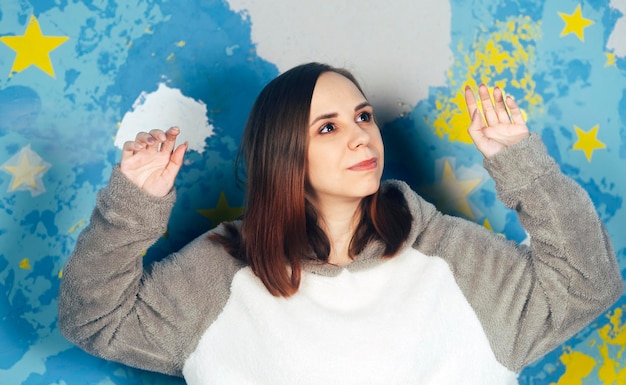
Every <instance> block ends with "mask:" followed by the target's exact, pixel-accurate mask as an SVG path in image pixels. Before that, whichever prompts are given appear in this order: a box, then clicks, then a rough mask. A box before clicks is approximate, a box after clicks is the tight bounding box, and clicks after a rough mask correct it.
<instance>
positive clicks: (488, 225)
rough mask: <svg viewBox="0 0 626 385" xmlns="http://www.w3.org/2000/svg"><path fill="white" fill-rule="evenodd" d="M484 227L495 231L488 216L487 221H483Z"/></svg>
mask: <svg viewBox="0 0 626 385" xmlns="http://www.w3.org/2000/svg"><path fill="white" fill-rule="evenodd" d="M483 227H484V228H486V229H487V230H491V231H493V227H492V226H491V222H489V219H487V218H485V221H484V222H483Z"/></svg>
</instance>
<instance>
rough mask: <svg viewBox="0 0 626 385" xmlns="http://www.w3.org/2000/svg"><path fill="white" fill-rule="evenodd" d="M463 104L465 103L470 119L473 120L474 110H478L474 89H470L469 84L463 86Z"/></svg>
mask: <svg viewBox="0 0 626 385" xmlns="http://www.w3.org/2000/svg"><path fill="white" fill-rule="evenodd" d="M465 104H466V105H467V112H468V113H469V116H470V119H472V121H473V117H474V111H476V110H478V105H477V104H476V98H475V97H474V91H472V88H471V87H470V86H465Z"/></svg>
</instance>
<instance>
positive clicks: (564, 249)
mask: <svg viewBox="0 0 626 385" xmlns="http://www.w3.org/2000/svg"><path fill="white" fill-rule="evenodd" d="M484 166H485V168H486V169H487V171H488V172H489V173H490V174H491V176H492V177H493V179H494V180H495V182H496V190H497V194H498V198H499V199H500V200H501V201H502V202H503V203H504V204H505V205H506V206H507V207H509V208H511V209H513V210H515V211H517V213H518V216H519V219H520V222H521V224H522V225H523V226H524V228H525V229H526V231H527V232H528V233H529V235H530V239H531V241H530V247H527V246H524V245H518V244H516V243H514V242H510V241H507V240H505V239H504V238H503V237H501V236H497V235H494V234H493V233H492V232H490V231H488V230H486V229H485V228H483V227H482V226H479V225H477V224H474V223H471V222H468V221H465V220H462V219H459V218H454V217H450V216H445V215H436V216H435V217H433V219H432V220H431V221H430V223H429V224H428V226H427V228H426V229H425V231H423V232H422V234H421V235H420V237H419V238H418V240H417V242H416V244H415V246H416V247H417V248H418V249H420V250H422V251H424V252H426V253H428V254H430V255H438V256H440V257H442V258H444V259H445V260H446V261H447V262H448V264H449V265H450V267H451V269H452V271H453V273H454V276H455V278H456V280H457V283H458V285H459V286H460V287H461V289H462V290H463V292H464V294H465V296H466V298H467V299H468V301H469V302H470V304H471V305H472V307H473V308H474V310H475V311H476V313H477V315H478V318H479V319H480V320H481V323H482V325H483V328H484V329H485V332H486V334H487V337H488V339H489V341H490V344H491V346H492V349H493V351H494V353H495V355H496V357H497V358H498V360H499V361H500V362H501V363H503V364H504V365H505V366H507V367H508V368H510V369H512V370H514V371H520V370H521V369H523V368H524V367H525V366H526V365H528V364H529V363H531V362H533V361H534V360H536V359H537V358H539V357H541V356H543V355H544V354H546V353H548V352H549V351H551V350H552V349H554V348H555V347H557V346H558V345H559V344H561V343H563V342H564V341H565V340H567V339H568V338H570V337H571V336H572V335H574V334H575V333H576V332H578V331H579V330H581V329H582V328H583V327H584V326H586V325H587V324H588V323H590V322H591V321H592V320H593V319H595V318H596V317H597V316H599V315H600V314H601V313H602V312H603V311H605V310H606V309H607V308H608V307H609V306H610V305H611V304H613V303H614V302H615V301H616V300H617V299H618V298H619V297H620V295H621V294H622V291H623V280H622V277H621V275H620V272H619V268H618V265H617V261H616V257H615V253H614V250H613V248H612V245H611V242H610V240H609V237H608V235H607V233H606V231H605V228H604V225H603V223H602V222H601V220H600V219H599V217H598V215H597V213H596V210H595V207H594V205H593V203H592V201H591V200H590V198H589V196H588V195H587V193H586V192H585V191H584V190H583V189H582V188H581V187H580V186H579V185H578V184H576V183H575V182H574V181H572V180H571V179H570V178H568V177H566V176H565V175H563V174H562V173H561V171H560V169H559V167H558V165H557V164H556V162H555V161H554V160H553V159H552V158H551V157H550V156H549V155H548V153H547V151H546V149H545V146H544V145H543V143H542V142H541V139H540V137H539V135H537V134H532V135H531V136H530V137H529V138H528V139H525V140H523V141H522V142H520V143H518V144H516V145H514V146H511V147H509V148H507V149H506V150H504V151H503V152H501V153H499V154H497V155H496V156H494V157H492V158H491V159H486V160H485V161H484Z"/></svg>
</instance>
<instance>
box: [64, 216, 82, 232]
mask: <svg viewBox="0 0 626 385" xmlns="http://www.w3.org/2000/svg"><path fill="white" fill-rule="evenodd" d="M85 223H86V222H85V220H84V219H81V220H80V221H78V222H77V223H76V224H75V225H74V226H72V227H70V229H69V230H67V233H68V234H72V233H73V232H74V231H76V230H77V229H79V228H81V227H83V226H84V225H85Z"/></svg>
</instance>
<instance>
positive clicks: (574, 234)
mask: <svg viewBox="0 0 626 385" xmlns="http://www.w3.org/2000/svg"><path fill="white" fill-rule="evenodd" d="M484 165H485V167H486V169H487V170H488V171H489V173H490V174H491V176H492V177H493V178H494V180H495V182H496V189H497V193H498V197H499V199H500V200H501V201H502V202H503V203H504V204H505V205H506V206H507V207H509V208H511V209H514V210H516V211H517V213H518V215H519V218H520V221H521V223H522V225H523V226H524V228H525V229H526V230H527V231H528V233H529V235H530V239H531V241H530V245H529V246H525V245H519V244H516V243H514V242H510V241H507V240H506V239H505V238H504V237H502V236H499V235H497V234H494V233H492V232H490V231H488V230H486V229H485V228H483V227H482V226H479V225H476V224H474V223H472V222H469V221H466V220H463V219H460V218H456V217H452V216H447V215H443V214H441V213H440V212H438V211H437V210H436V209H435V208H434V206H432V205H431V204H429V203H428V202H426V201H424V200H423V199H422V198H421V197H419V196H418V195H417V194H416V193H415V192H413V191H412V190H411V189H410V188H409V187H408V186H407V185H406V184H405V183H403V182H399V181H387V182H385V183H383V185H382V187H381V188H382V189H398V190H399V191H401V192H402V194H403V195H404V197H405V199H406V201H407V204H408V207H409V209H410V211H411V213H412V216H413V223H412V227H411V232H410V234H409V238H408V240H407V242H406V244H405V245H404V246H403V247H402V248H401V250H400V252H399V253H398V254H397V255H396V256H394V257H393V258H391V259H383V258H381V255H382V253H383V250H384V247H383V245H382V244H380V243H379V242H372V243H371V244H369V245H368V246H367V247H366V248H365V249H364V250H363V252H362V253H360V254H359V255H358V256H357V257H356V259H355V260H354V262H352V263H351V264H350V265H348V266H346V267H343V268H342V267H337V266H333V265H329V264H323V263H313V262H307V263H305V265H304V270H303V277H302V283H301V286H300V289H299V291H298V292H297V293H296V294H295V295H294V296H292V297H290V298H282V297H281V298H279V297H273V296H272V295H270V294H269V292H268V291H267V290H266V289H265V287H264V286H263V284H262V283H261V281H260V280H259V279H258V277H256V276H255V275H254V273H253V272H252V271H251V270H250V268H249V267H247V266H245V265H244V264H243V263H241V262H240V261H238V260H236V259H234V258H233V257H232V256H230V255H229V254H228V253H226V252H225V251H224V249H223V248H222V246H221V245H219V244H216V243H214V242H212V241H210V240H209V239H208V238H207V235H206V234H203V235H202V236H200V237H198V238H197V239H196V240H194V241H193V242H191V243H190V244H189V245H187V246H186V247H184V248H183V249H182V250H180V251H179V252H177V253H174V254H173V255H171V256H169V257H168V258H166V259H165V260H163V261H161V262H158V263H156V264H155V265H154V266H152V267H151V269H150V271H149V272H148V271H145V270H144V269H143V266H142V253H143V251H144V250H146V249H147V248H148V247H150V246H151V245H152V244H153V243H154V242H155V241H156V240H157V239H158V238H159V237H160V236H161V235H162V234H163V232H164V231H165V229H166V225H167V222H168V219H169V214H170V211H171V209H172V206H173V203H174V200H175V193H174V192H173V191H172V192H171V193H170V194H169V195H167V196H166V197H164V198H156V197H152V196H149V195H148V194H146V193H144V192H143V191H141V190H140V189H139V188H138V187H136V186H135V185H133V184H132V183H131V182H130V181H129V180H127V179H126V178H125V177H124V176H123V175H122V174H121V172H120V171H119V168H116V169H114V171H113V174H112V175H111V179H110V182H109V184H108V186H107V187H105V188H104V189H103V190H102V191H101V192H100V193H99V195H98V200H97V205H96V208H95V210H94V212H93V215H92V217H91V221H90V223H89V225H88V226H87V227H86V228H85V229H84V230H83V232H82V233H81V235H80V237H79V239H78V242H77V244H76V249H75V251H74V253H73V255H72V257H71V259H70V260H69V262H68V264H67V266H66V268H65V269H64V278H63V282H62V285H61V293H60V298H59V327H60V329H61V331H62V332H63V334H64V335H65V336H66V337H67V338H68V339H69V340H71V341H73V342H74V343H76V344H77V345H78V346H80V347H81V348H83V349H84V350H86V351H88V352H90V353H92V354H95V355H97V356H100V357H104V358H107V359H111V360H115V361H119V362H123V363H125V364H128V365H131V366H135V367H139V368H144V369H148V370H154V371H158V372H163V373H168V374H173V375H183V376H184V377H185V379H186V381H187V382H188V383H189V384H272V385H276V384H437V385H441V384H460V383H463V384H481V385H485V384H498V385H501V384H515V383H517V380H516V378H517V373H518V372H519V371H520V370H521V369H522V368H523V367H524V366H525V365H528V364H529V363H531V362H532V361H534V360H535V359H537V358H539V357H541V356H542V355H544V354H546V353H547V352H549V351H550V350H552V349H554V348H555V347H556V346H558V345H559V344H561V343H562V342H564V341H565V340H567V339H568V338H570V337H571V336H572V335H573V334H574V333H576V332H577V331H579V330H580V329H581V328H583V327H584V326H585V325H587V324H588V323H589V322H591V321H592V320H593V319H594V318H596V317H597V316H598V315H600V314H601V313H602V312H603V311H605V310H606V309H607V308H608V307H609V306H610V305H611V304H612V303H613V302H614V301H615V300H616V299H617V298H619V296H620V295H621V293H622V290H623V281H622V277H621V275H620V272H619V269H618V266H617V262H616V259H615V255H614V252H613V249H612V246H611V244H610V240H609V238H608V236H607V234H606V232H605V230H604V226H603V224H602V222H601V221H600V219H599V218H598V215H597V214H596V211H595V208H594V206H593V204H592V202H591V200H590V199H589V197H588V196H587V194H586V193H585V191H584V190H583V189H582V188H581V187H580V186H578V185H577V184H576V183H575V182H573V181H572V180H571V179H569V178H567V177H566V176H564V175H563V174H562V173H561V172H560V170H559V168H558V165H557V164H556V163H555V162H554V160H553V159H552V158H550V157H549V156H548V154H547V152H546V150H545V147H544V146H543V144H542V143H541V140H540V138H539V136H538V135H536V134H533V135H531V137H530V138H528V139H525V140H523V141H522V142H520V143H518V144H516V145H514V146H511V147H509V148H507V149H506V150H504V151H502V152H501V153H499V154H497V155H496V156H494V157H493V158H491V159H487V160H485V162H484ZM212 231H218V232H223V231H224V228H223V226H218V227H217V228H216V229H214V230H212Z"/></svg>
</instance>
